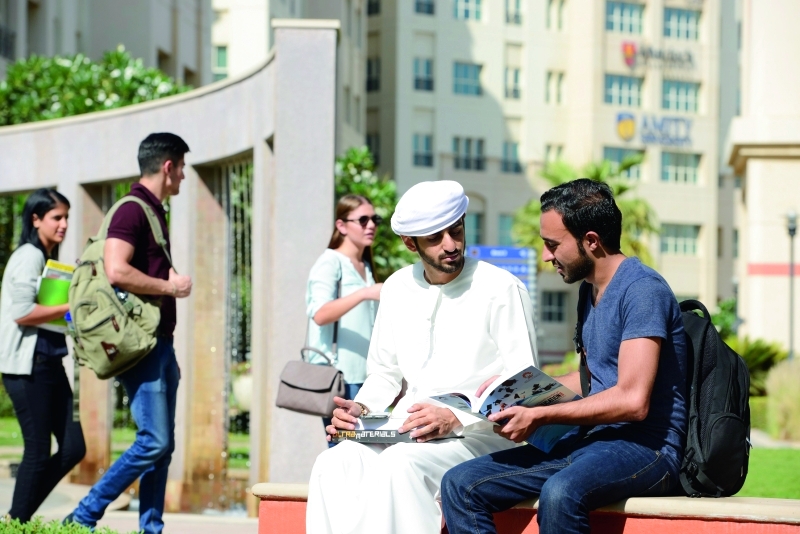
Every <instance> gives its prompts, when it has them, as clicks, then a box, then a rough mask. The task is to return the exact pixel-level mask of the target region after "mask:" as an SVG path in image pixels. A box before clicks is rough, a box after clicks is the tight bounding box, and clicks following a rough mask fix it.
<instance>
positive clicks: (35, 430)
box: [0, 189, 86, 523]
mask: <svg viewBox="0 0 800 534" xmlns="http://www.w3.org/2000/svg"><path fill="white" fill-rule="evenodd" d="M68 217H69V201H68V200H67V199H66V197H65V196H64V195H62V194H61V193H59V192H57V191H56V190H54V189H39V190H37V191H35V192H34V193H32V194H31V195H30V196H29V197H28V199H27V200H26V201H25V207H24V208H23V210H22V235H21V237H20V242H19V246H18V247H17V249H16V250H15V251H14V253H13V254H11V257H10V258H9V260H8V264H7V265H6V270H5V272H4V273H3V284H2V291H1V292H0V295H2V296H0V371H2V373H3V385H4V386H5V388H6V391H7V392H8V395H9V397H11V402H12V403H13V405H14V412H15V413H16V415H17V420H18V421H19V426H20V428H21V430H22V439H23V441H24V450H23V453H22V462H21V463H20V466H19V471H17V480H16V484H15V485H14V498H13V501H12V503H11V510H10V511H9V512H8V514H9V516H10V517H11V518H13V519H19V520H20V521H21V522H23V523H24V522H26V521H28V520H30V518H31V517H32V516H33V514H34V513H35V512H36V510H37V509H38V508H39V506H40V505H41V504H42V502H44V500H45V498H46V497H47V496H48V495H49V494H50V492H51V491H53V488H55V486H56V484H58V482H59V481H60V480H61V479H62V478H64V476H66V475H67V473H69V471H70V470H71V469H72V468H73V467H74V466H75V464H77V463H78V462H80V461H81V459H82V458H83V456H84V455H85V454H86V445H85V443H84V441H83V432H82V430H81V425H80V423H78V422H75V421H73V420H72V389H71V388H70V385H69V381H68V379H67V374H66V372H65V370H64V366H63V363H62V359H63V358H64V356H66V355H67V342H66V339H65V336H64V334H63V333H60V332H56V331H52V330H47V329H44V328H40V327H41V325H42V324H44V323H47V322H49V321H52V320H54V319H60V318H62V317H64V315H65V314H66V313H67V312H68V311H69V305H68V304H61V305H59V306H43V305H41V304H37V299H36V296H37V292H38V283H37V282H38V278H39V277H40V276H41V275H42V271H43V270H44V266H45V263H46V262H47V260H48V259H56V258H58V245H59V244H60V243H61V242H62V241H63V240H64V236H65V235H66V233H67V219H68ZM51 436H55V438H56V441H57V442H58V452H56V453H55V454H53V455H52V456H51V455H50V450H51V439H52V438H51Z"/></svg>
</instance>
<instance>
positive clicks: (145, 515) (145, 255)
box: [64, 133, 192, 534]
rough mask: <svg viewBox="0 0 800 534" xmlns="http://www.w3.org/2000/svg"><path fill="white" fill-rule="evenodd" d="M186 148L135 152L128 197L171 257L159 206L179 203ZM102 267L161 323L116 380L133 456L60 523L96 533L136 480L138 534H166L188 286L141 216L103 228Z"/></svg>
mask: <svg viewBox="0 0 800 534" xmlns="http://www.w3.org/2000/svg"><path fill="white" fill-rule="evenodd" d="M188 151H189V146H188V145H187V144H186V143H185V142H184V141H183V139H181V138H180V137H178V136H177V135H174V134H171V133H154V134H150V135H148V136H147V138H145V140H144V141H142V143H141V144H140V145H139V168H140V170H141V179H140V180H139V183H136V184H133V186H132V187H131V192H130V195H132V196H135V197H138V198H140V199H142V200H144V201H145V202H146V203H147V204H149V205H150V206H151V207H152V208H153V211H154V212H155V213H156V216H157V217H158V219H159V221H160V223H161V229H162V231H163V233H164V237H165V238H166V239H167V249H168V250H169V248H170V247H169V232H168V228H167V221H166V212H165V210H164V207H163V205H162V202H163V201H164V200H165V199H166V198H167V197H169V196H174V195H177V194H178V193H179V191H180V186H181V181H182V180H183V167H184V159H183V156H184V154H186V152H188ZM103 254H104V260H105V261H104V265H105V270H106V276H107V277H108V280H109V282H111V284H112V285H113V286H115V287H118V288H121V289H123V290H125V291H128V292H130V293H134V294H136V295H151V296H157V297H160V299H161V322H160V323H159V325H158V331H157V336H158V342H157V343H156V346H155V348H154V349H153V350H152V351H151V352H150V353H149V354H148V355H147V356H145V357H144V358H143V359H142V360H141V361H140V362H139V363H137V364H136V366H135V367H133V368H132V369H130V370H128V371H125V372H124V373H122V374H121V375H119V381H120V382H122V385H123V386H124V387H125V391H126V392H127V393H128V397H129V398H130V399H131V413H132V415H133V420H134V421H135V422H136V426H137V428H138V431H137V432H136V441H134V443H133V445H131V448H130V449H128V450H127V451H125V453H123V455H122V456H121V457H120V458H119V459H118V460H117V461H116V462H114V463H113V464H112V465H111V467H110V468H109V470H108V471H107V472H106V474H105V475H104V476H103V478H101V479H100V480H99V481H98V482H97V483H96V484H95V485H94V487H93V488H92V490H91V491H90V492H89V495H87V496H86V497H85V498H84V499H83V500H82V501H81V502H80V504H78V507H77V508H76V509H75V511H74V512H72V513H71V514H70V515H69V516H67V518H66V519H65V520H64V522H65V523H67V522H75V523H79V524H81V525H85V526H87V527H94V526H95V525H96V524H97V521H98V520H99V519H100V518H101V517H103V514H104V513H105V510H106V507H107V506H108V505H109V503H111V501H113V500H114V499H116V498H117V497H119V495H120V494H121V493H122V492H123V491H125V490H126V489H127V488H128V486H130V485H131V484H132V483H133V482H134V481H135V480H136V479H137V478H140V477H141V479H140V480H139V527H140V529H141V532H144V533H145V534H158V533H160V532H161V531H162V530H163V528H164V520H163V518H162V516H163V514H164V496H165V493H166V486H167V471H168V469H169V464H170V461H171V460H172V451H173V450H174V449H175V403H176V400H177V391H178V381H179V380H180V369H179V368H178V362H177V361H176V359H175V351H174V350H173V347H172V339H173V331H174V330H175V322H176V310H175V299H176V298H182V297H188V296H189V293H191V290H192V279H191V278H190V277H188V276H181V275H179V274H177V273H176V272H175V271H174V270H172V268H171V267H170V262H169V259H168V258H167V256H166V254H165V253H164V251H163V250H162V248H161V246H160V245H159V244H158V243H157V242H156V240H155V238H154V237H153V233H152V231H151V230H150V224H149V223H148V221H147V217H146V215H145V213H144V211H143V210H142V208H141V207H140V206H139V205H138V204H136V203H133V202H129V203H127V204H124V205H122V206H121V207H120V208H119V209H118V210H117V212H116V213H115V214H114V217H113V218H112V219H111V225H110V226H109V228H108V237H107V238H106V244H105V249H104V251H103Z"/></svg>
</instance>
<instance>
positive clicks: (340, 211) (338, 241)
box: [328, 195, 375, 278]
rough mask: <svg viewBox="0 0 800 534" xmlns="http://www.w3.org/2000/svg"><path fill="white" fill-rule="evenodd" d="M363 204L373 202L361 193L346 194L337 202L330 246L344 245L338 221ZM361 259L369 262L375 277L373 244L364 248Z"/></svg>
mask: <svg viewBox="0 0 800 534" xmlns="http://www.w3.org/2000/svg"><path fill="white" fill-rule="evenodd" d="M362 204H369V205H370V206H372V202H370V201H369V199H368V198H367V197H362V196H361V195H345V196H343V197H342V198H340V199H339V202H337V203H336V218H335V219H334V225H333V233H332V234H331V240H330V241H329V242H328V248H330V249H337V248H339V247H340V246H342V242H344V236H343V235H342V234H341V232H339V229H338V228H336V221H340V220H341V221H343V220H345V219H347V217H348V216H349V215H350V213H351V212H352V211H353V210H355V209H356V208H358V207H359V206H361V205H362ZM361 259H362V260H363V261H364V262H366V263H368V264H369V268H370V270H371V271H372V276H373V278H374V277H375V268H374V266H373V265H372V246H369V247H366V248H364V254H363V255H362V256H361Z"/></svg>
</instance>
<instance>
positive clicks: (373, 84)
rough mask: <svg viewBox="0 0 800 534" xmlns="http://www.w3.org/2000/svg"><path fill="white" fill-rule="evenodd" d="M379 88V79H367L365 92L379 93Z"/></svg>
mask: <svg viewBox="0 0 800 534" xmlns="http://www.w3.org/2000/svg"><path fill="white" fill-rule="evenodd" d="M380 88H381V79H380V78H367V92H368V93H372V92H375V91H379V90H380Z"/></svg>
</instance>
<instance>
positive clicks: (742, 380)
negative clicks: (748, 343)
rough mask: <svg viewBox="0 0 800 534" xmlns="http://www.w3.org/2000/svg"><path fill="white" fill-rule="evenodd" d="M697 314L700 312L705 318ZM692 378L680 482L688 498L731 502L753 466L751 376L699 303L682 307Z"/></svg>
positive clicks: (686, 301)
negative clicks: (750, 463) (749, 464)
mask: <svg viewBox="0 0 800 534" xmlns="http://www.w3.org/2000/svg"><path fill="white" fill-rule="evenodd" d="M695 311H700V312H702V314H703V315H702V317H701V316H700V315H697V314H696V313H695ZM681 315H682V316H683V327H684V329H685V330H686V339H687V349H688V350H687V352H688V361H687V363H688V367H689V372H690V373H691V374H690V375H689V380H688V384H689V398H688V402H689V426H688V432H687V436H686V450H685V452H684V456H683V463H682V464H681V473H680V481H681V486H682V487H683V491H684V492H685V493H686V495H688V496H689V497H727V496H730V495H733V494H735V493H736V492H738V491H739V490H740V489H742V485H744V479H745V478H746V477H747V465H748V462H749V460H750V402H749V400H750V372H749V371H748V370H747V365H746V364H745V363H744V360H742V358H741V356H739V355H738V354H736V353H735V352H734V351H733V349H731V348H730V347H729V346H728V345H726V344H725V342H724V341H722V338H720V337H719V333H718V332H717V329H716V328H714V325H713V324H712V323H711V314H709V313H708V310H707V309H706V307H705V306H703V305H702V304H701V303H700V302H698V301H696V300H685V301H683V302H681Z"/></svg>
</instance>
